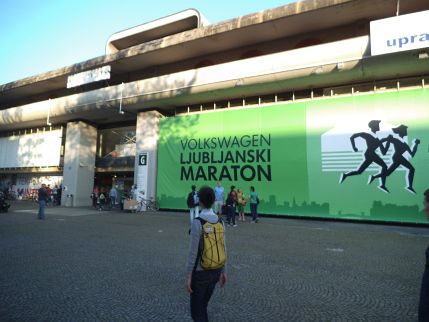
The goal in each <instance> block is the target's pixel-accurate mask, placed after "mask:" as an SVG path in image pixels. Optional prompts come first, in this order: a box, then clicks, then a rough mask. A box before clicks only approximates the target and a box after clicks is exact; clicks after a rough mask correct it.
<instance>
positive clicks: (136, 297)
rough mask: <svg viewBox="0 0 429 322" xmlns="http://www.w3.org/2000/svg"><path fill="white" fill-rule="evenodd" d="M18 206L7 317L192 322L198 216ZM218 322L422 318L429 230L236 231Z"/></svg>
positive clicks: (7, 223) (3, 217)
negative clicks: (191, 268)
mask: <svg viewBox="0 0 429 322" xmlns="http://www.w3.org/2000/svg"><path fill="white" fill-rule="evenodd" d="M36 207H37V205H36V204H34V203H27V202H20V203H18V202H15V203H14V204H13V205H12V208H11V212H9V213H7V214H4V213H2V214H0V321H190V317H189V295H188V294H187V292H186V291H185V277H184V268H185V262H186V255H187V250H188V238H189V235H188V228H189V217H188V214H187V213H172V212H158V213H144V214H131V213H122V212H119V211H105V212H98V211H95V210H92V209H90V208H49V209H47V219H46V220H45V221H39V220H37V219H36ZM227 245H228V277H229V281H228V283H227V285H226V286H225V287H224V288H219V287H217V289H216V290H215V293H214V296H213V298H212V301H211V302H210V305H209V317H210V318H211V321H258V322H265V321H330V322H332V321H377V322H379V321H389V322H390V321H399V322H403V321H416V320H417V303H418V298H419V288H420V279H421V275H422V272H423V266H424V251H425V249H426V247H427V246H428V245H429V229H428V228H425V227H400V226H384V225H368V224H358V223H356V224H353V223H341V222H327V221H311V220H293V219H277V218H262V220H261V222H260V223H258V224H250V223H249V221H247V222H246V223H242V224H240V222H239V224H238V227H236V228H229V227H228V229H227Z"/></svg>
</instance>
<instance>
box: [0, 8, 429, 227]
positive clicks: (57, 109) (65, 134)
mask: <svg viewBox="0 0 429 322" xmlns="http://www.w3.org/2000/svg"><path fill="white" fill-rule="evenodd" d="M428 10H429V4H427V3H426V2H424V1H419V0H410V1H407V2H402V3H399V2H398V1H396V0H377V1H367V0H331V1H328V0H322V1H317V0H313V1H312V0H307V1H301V2H297V3H293V4H289V5H285V6H282V7H279V8H274V9H269V10H266V11H263V12H259V13H255V14H252V15H248V16H243V17H239V18H236V19H232V20H229V21H226V22H221V23H218V24H213V25H211V24H209V23H208V22H207V21H206V20H205V18H204V17H203V16H202V15H201V14H200V13H199V12H198V11H196V10H187V11H184V12H181V13H178V14H175V15H172V16H169V17H165V18H162V19H159V20H157V21H153V22H150V23H147V24H143V25H141V26H137V27H134V28H131V29H129V30H125V31H122V32H118V33H116V34H114V35H112V36H111V37H110V38H109V40H108V42H107V44H106V55H105V56H101V57H97V58H94V59H91V60H88V61H85V62H81V63H77V64H74V65H72V66H67V67H64V68H62V69H59V70H54V71H51V72H48V73H45V74H41V75H37V76H33V77H29V78H26V79H22V80H19V81H16V82H12V83H8V84H4V85H1V86H0V93H1V95H0V107H1V110H0V135H1V137H0V151H1V153H0V184H1V185H2V188H3V189H4V188H7V189H12V190H19V191H22V190H21V189H24V190H25V193H26V194H27V195H31V193H34V189H37V188H38V186H39V185H40V183H41V182H42V181H43V182H45V183H49V184H50V185H51V186H55V185H62V187H63V190H64V193H63V202H65V201H66V198H67V196H73V198H72V201H70V200H68V201H69V202H71V205H72V206H83V205H89V204H90V202H91V201H90V199H89V194H90V192H91V191H92V189H93V187H94V186H95V185H96V186H98V187H100V188H101V189H106V190H108V189H109V188H110V187H111V186H112V185H117V186H118V187H119V188H120V189H121V190H129V189H130V188H131V185H132V184H137V186H138V189H139V190H140V191H143V192H144V194H145V196H146V197H147V198H151V197H153V198H156V199H157V200H158V201H159V203H160V206H161V208H164V209H184V208H186V200H185V197H186V191H187V190H189V188H190V186H191V185H193V184H195V185H197V186H202V185H210V186H214V185H215V183H216V182H217V181H222V183H223V185H224V186H225V188H226V189H229V187H230V186H231V185H235V186H237V187H240V188H241V189H242V190H243V191H244V192H245V194H246V192H247V191H248V190H249V187H250V186H255V188H256V190H257V191H258V193H259V195H260V199H261V203H260V206H259V209H260V212H261V213H266V214H276V215H283V216H302V217H307V216H308V217H323V218H340V219H355V220H376V221H395V222H413V223H423V222H424V215H423V213H422V207H421V205H420V204H421V202H420V200H421V194H422V192H423V191H424V190H425V189H426V188H428V187H427V186H426V182H425V181H426V180H425V176H426V174H427V173H428V166H429V155H428V151H429V150H428V142H429V131H428V125H427V124H429V106H428V102H429V92H428V90H427V84H428V83H429V59H428V53H429V50H428V47H429V31H428V30H426V29H424V28H425V27H424V26H425V24H424V23H421V24H420V23H419V21H427V19H428V17H429V15H428V12H429V11H428ZM425 19H426V20H425ZM395 26H407V27H406V28H402V29H400V28H396V27H395ZM247 194H248V193H247Z"/></svg>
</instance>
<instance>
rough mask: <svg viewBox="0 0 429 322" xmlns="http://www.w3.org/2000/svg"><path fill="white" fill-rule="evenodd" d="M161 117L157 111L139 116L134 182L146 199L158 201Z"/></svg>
mask: <svg viewBox="0 0 429 322" xmlns="http://www.w3.org/2000/svg"><path fill="white" fill-rule="evenodd" d="M161 116H162V115H161V114H160V113H158V112H157V111H149V112H142V113H139V114H138V115H137V125H136V161H135V169H134V170H135V171H134V182H135V183H136V184H137V189H138V191H144V198H145V199H150V198H154V199H156V175H157V151H158V139H159V119H160V118H161ZM145 161H146V162H145ZM144 163H146V164H144Z"/></svg>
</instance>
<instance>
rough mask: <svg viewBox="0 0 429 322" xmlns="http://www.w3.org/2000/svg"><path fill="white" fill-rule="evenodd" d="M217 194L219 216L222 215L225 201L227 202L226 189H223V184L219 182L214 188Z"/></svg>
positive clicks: (216, 203)
mask: <svg viewBox="0 0 429 322" xmlns="http://www.w3.org/2000/svg"><path fill="white" fill-rule="evenodd" d="M214 193H215V212H216V214H217V215H222V207H223V201H224V200H225V196H224V194H225V189H224V188H223V187H222V182H220V181H218V182H217V186H216V187H215V188H214Z"/></svg>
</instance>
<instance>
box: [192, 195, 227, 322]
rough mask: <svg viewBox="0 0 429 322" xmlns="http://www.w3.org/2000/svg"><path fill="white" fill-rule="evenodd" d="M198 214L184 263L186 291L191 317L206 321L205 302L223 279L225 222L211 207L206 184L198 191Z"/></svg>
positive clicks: (224, 271)
mask: <svg viewBox="0 0 429 322" xmlns="http://www.w3.org/2000/svg"><path fill="white" fill-rule="evenodd" d="M198 194H199V205H200V207H201V208H202V210H201V213H200V215H199V218H196V219H194V220H193V222H192V225H191V233H190V235H191V236H190V241H189V251H188V260H187V265H186V289H187V291H188V292H189V293H190V304H191V305H190V306H191V317H192V320H193V321H201V322H206V321H208V314H207V306H208V304H209V301H210V298H211V296H212V294H213V291H214V289H215V287H216V284H217V283H218V282H219V283H220V286H221V287H223V286H224V285H225V284H226V282H227V274H226V259H227V254H226V245H225V225H224V223H223V221H222V219H221V218H220V217H218V216H217V215H216V214H215V213H214V212H213V210H212V209H211V207H212V206H213V203H214V201H215V193H214V191H213V189H211V188H209V187H202V188H201V189H200V191H199V193H198Z"/></svg>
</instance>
